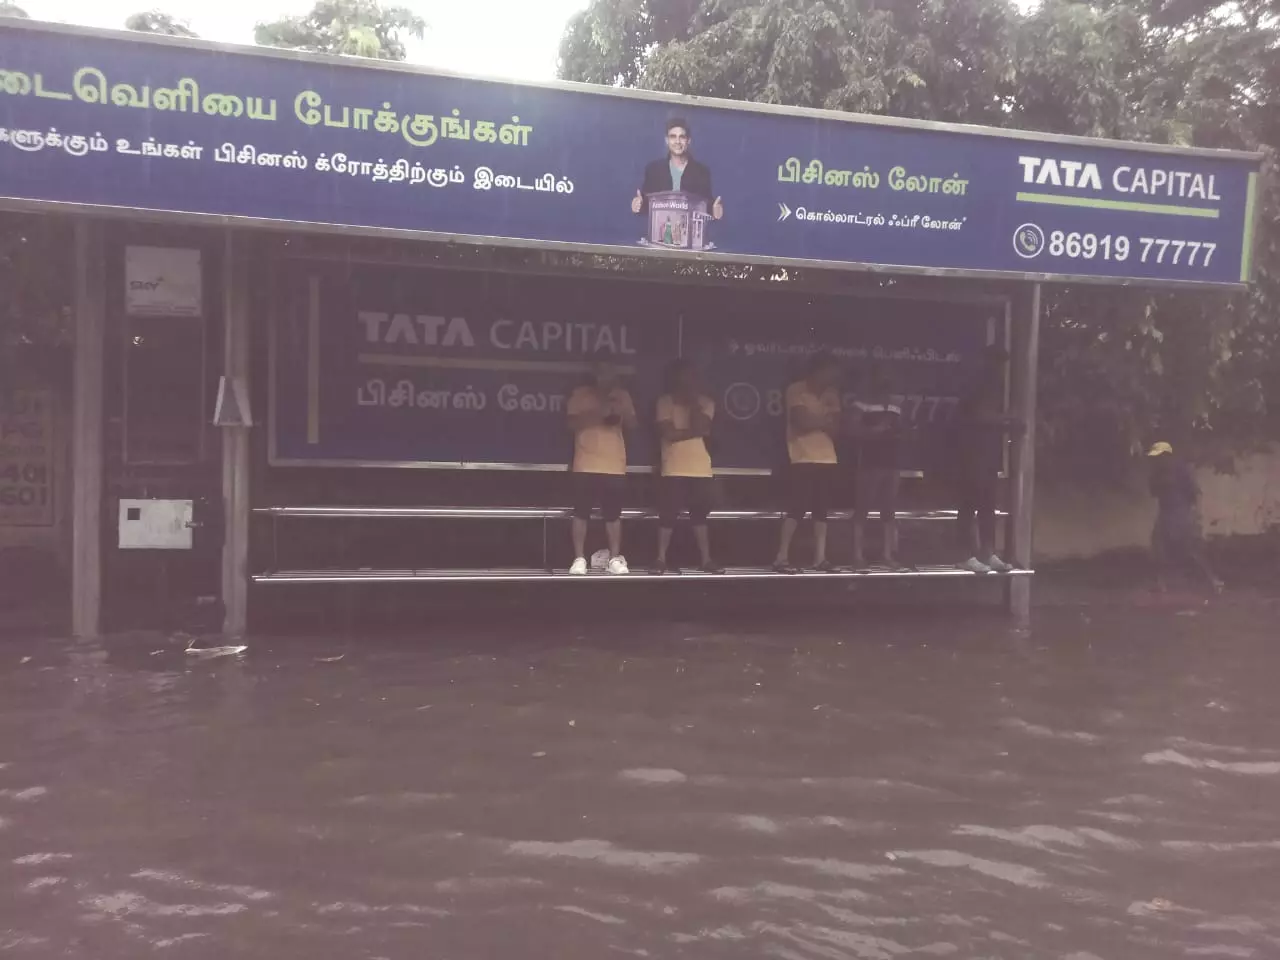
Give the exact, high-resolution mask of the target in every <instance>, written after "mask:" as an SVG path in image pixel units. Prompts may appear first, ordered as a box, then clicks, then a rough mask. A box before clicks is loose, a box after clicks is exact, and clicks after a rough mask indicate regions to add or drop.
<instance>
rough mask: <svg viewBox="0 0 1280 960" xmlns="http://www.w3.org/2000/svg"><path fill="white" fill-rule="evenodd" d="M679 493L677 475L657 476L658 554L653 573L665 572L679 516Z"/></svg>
mask: <svg viewBox="0 0 1280 960" xmlns="http://www.w3.org/2000/svg"><path fill="white" fill-rule="evenodd" d="M680 493H681V491H680V478H679V477H659V478H658V556H657V558H656V559H655V560H654V563H653V572H654V573H665V572H666V569H667V553H668V551H670V549H671V537H672V535H673V534H674V533H675V527H676V520H678V519H679V517H680Z"/></svg>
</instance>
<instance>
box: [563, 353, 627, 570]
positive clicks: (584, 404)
mask: <svg viewBox="0 0 1280 960" xmlns="http://www.w3.org/2000/svg"><path fill="white" fill-rule="evenodd" d="M566 413H567V415H568V422H569V430H570V431H571V432H572V433H573V472H572V474H571V476H572V480H573V524H572V534H573V557H574V560H573V566H571V567H570V568H569V572H570V573H572V574H577V575H582V574H585V573H586V572H587V524H588V522H589V521H590V520H591V514H592V512H593V511H594V510H596V509H599V511H600V518H601V519H602V520H603V521H604V530H605V537H606V539H607V540H608V546H609V566H608V570H609V572H610V573H612V574H625V573H630V572H631V571H630V570H629V569H628V567H627V559H626V557H624V556H623V555H622V500H623V497H624V496H625V495H626V488H627V443H626V437H625V432H626V431H627V430H632V429H634V428H635V425H636V408H635V405H634V404H633V403H632V402H631V394H629V393H628V392H627V390H626V388H625V387H623V386H622V381H621V379H620V377H619V372H618V368H617V367H616V366H615V365H614V364H613V363H610V362H609V361H605V360H599V361H596V362H595V363H594V364H592V367H591V379H590V381H589V382H588V383H585V384H583V385H582V386H580V387H578V388H577V389H575V390H574V391H573V393H572V394H570V395H569V402H568V404H567V408H566Z"/></svg>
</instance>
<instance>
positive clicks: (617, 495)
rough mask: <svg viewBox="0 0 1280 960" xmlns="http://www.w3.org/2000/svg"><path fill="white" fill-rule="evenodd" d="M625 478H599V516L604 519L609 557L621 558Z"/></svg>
mask: <svg viewBox="0 0 1280 960" xmlns="http://www.w3.org/2000/svg"><path fill="white" fill-rule="evenodd" d="M626 483H627V478H626V477H625V476H624V477H614V476H608V477H601V478H600V485H599V490H600V494H599V497H598V499H599V500H600V516H601V517H603V518H604V535H605V538H606V539H607V540H608V542H609V556H610V558H613V557H621V556H622V500H623V496H624V495H625V493H626Z"/></svg>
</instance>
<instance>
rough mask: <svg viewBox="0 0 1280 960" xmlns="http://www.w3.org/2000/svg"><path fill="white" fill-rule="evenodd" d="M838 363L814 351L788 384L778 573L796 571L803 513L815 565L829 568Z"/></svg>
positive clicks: (835, 475) (826, 570) (835, 478)
mask: <svg viewBox="0 0 1280 960" xmlns="http://www.w3.org/2000/svg"><path fill="white" fill-rule="evenodd" d="M840 374H841V371H840V365H839V364H838V363H837V362H836V361H835V359H834V358H833V357H831V356H829V355H827V354H822V353H819V354H816V355H814V356H813V357H812V358H811V359H810V361H809V365H808V367H807V369H806V371H805V375H804V377H803V378H801V379H800V380H797V381H796V382H795V383H793V384H791V385H790V386H789V387H787V392H786V397H785V407H786V418H787V459H788V461H789V465H788V468H787V501H788V502H787V513H786V516H785V517H784V518H783V520H782V533H781V536H780V537H779V539H778V556H777V558H776V559H775V560H774V562H773V569H774V571H775V572H777V573H798V572H799V570H798V569H797V568H796V567H794V566H792V565H791V541H792V540H793V539H794V538H795V535H796V529H797V528H798V527H799V525H800V521H801V520H803V519H804V518H805V515H806V514H808V515H809V516H811V517H813V569H815V570H817V571H819V572H821V573H832V572H834V571H835V569H836V568H835V567H834V566H832V564H831V562H830V561H829V560H828V559H827V510H828V507H829V505H830V503H831V496H832V493H833V492H834V490H835V488H836V484H837V483H838V482H839V471H838V467H837V463H838V460H837V458H836V437H837V436H839V434H840V391H839V385H840Z"/></svg>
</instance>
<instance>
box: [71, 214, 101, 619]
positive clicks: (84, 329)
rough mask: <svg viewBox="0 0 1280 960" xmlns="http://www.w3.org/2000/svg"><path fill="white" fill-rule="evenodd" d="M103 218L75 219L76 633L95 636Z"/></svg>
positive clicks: (73, 600) (73, 436) (73, 428)
mask: <svg viewBox="0 0 1280 960" xmlns="http://www.w3.org/2000/svg"><path fill="white" fill-rule="evenodd" d="M106 287H107V268H106V246H105V243H104V241H103V231H102V224H101V223H96V222H94V221H91V220H81V221H78V222H77V223H76V225H75V302H74V304H73V310H74V312H75V353H74V364H73V365H74V374H73V376H74V385H73V388H72V389H73V399H72V406H71V466H72V469H71V633H72V635H73V636H75V637H77V638H88V637H96V636H97V635H98V631H99V628H100V626H101V619H102V405H103V402H104V399H105V398H104V396H103V372H104V367H105V357H106V312H107V297H106Z"/></svg>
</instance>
